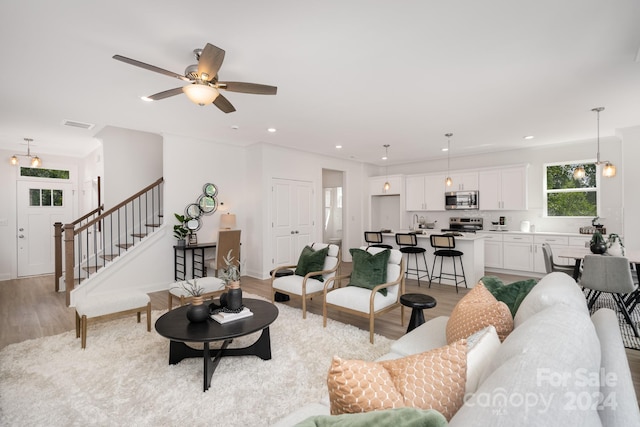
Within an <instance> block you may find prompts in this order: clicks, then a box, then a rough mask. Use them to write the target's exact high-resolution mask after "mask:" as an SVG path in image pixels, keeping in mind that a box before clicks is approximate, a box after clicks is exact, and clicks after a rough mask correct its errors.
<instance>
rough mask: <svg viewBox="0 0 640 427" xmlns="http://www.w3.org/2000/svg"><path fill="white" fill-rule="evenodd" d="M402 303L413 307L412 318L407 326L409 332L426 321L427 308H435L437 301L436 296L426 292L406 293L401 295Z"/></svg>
mask: <svg viewBox="0 0 640 427" xmlns="http://www.w3.org/2000/svg"><path fill="white" fill-rule="evenodd" d="M400 303H401V304H402V305H404V306H406V307H411V308H412V310H411V320H410V321H409V326H407V333H409V332H411V331H412V330H414V329H415V328H417V327H418V326H420V325H422V324H423V323H424V313H423V312H422V310H423V309H425V308H433V307H435V306H436V304H437V301H436V299H435V298H434V297H432V296H430V295H426V294H404V295H401V296H400Z"/></svg>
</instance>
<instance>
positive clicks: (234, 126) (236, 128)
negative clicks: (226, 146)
mask: <svg viewBox="0 0 640 427" xmlns="http://www.w3.org/2000/svg"><path fill="white" fill-rule="evenodd" d="M239 128H240V126H238V125H232V126H231V129H233V130H238V129H239Z"/></svg>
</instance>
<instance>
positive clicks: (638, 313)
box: [591, 293, 640, 350]
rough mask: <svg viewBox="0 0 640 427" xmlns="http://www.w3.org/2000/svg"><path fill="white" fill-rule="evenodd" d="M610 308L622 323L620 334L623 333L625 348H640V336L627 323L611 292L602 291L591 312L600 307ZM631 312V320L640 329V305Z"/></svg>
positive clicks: (620, 323) (619, 322)
mask: <svg viewBox="0 0 640 427" xmlns="http://www.w3.org/2000/svg"><path fill="white" fill-rule="evenodd" d="M605 307H606V308H610V309H611V310H613V311H615V312H616V314H617V315H618V324H619V325H620V334H621V335H622V342H623V343H624V346H625V348H630V349H633V350H640V338H638V337H636V336H635V334H634V333H633V329H631V326H629V324H628V323H627V321H626V320H625V318H624V315H623V314H622V312H621V311H620V310H619V309H618V306H617V305H616V302H615V301H614V300H613V297H612V296H611V294H605V293H602V294H600V296H599V297H598V299H597V300H596V302H595V304H593V307H591V314H593V313H595V312H596V311H598V310H599V309H600V308H605ZM630 314H631V321H632V322H633V323H634V324H635V325H636V328H638V330H640V307H636V309H635V310H633V312H632V313H630Z"/></svg>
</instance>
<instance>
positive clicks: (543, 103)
mask: <svg viewBox="0 0 640 427" xmlns="http://www.w3.org/2000/svg"><path fill="white" fill-rule="evenodd" d="M639 22H640V2H638V1H635V0H607V1H602V0H562V1H558V0H539V1H527V2H525V1H513V0H482V1H477V0H473V1H472V0H449V1H435V0H415V1H391V0H388V1H382V0H375V1H373V0H305V1H301V0H270V1H264V0H253V1H237V0H236V1H206V2H195V3H192V2H188V3H187V2H176V1H167V0H136V1H131V0H110V1H101V2H93V1H86V0H75V1H72V0H60V1H55V2H52V1H49V0H20V1H3V2H2V3H1V4H0V46H1V50H0V53H1V55H2V66H0V97H1V103H0V148H3V149H8V150H13V151H21V150H26V149H25V147H24V146H22V145H21V143H22V142H23V141H22V140H23V138H25V137H28V138H33V139H34V146H33V148H32V151H33V152H35V153H37V154H46V153H50V154H52V153H55V154H64V155H73V154H74V153H75V155H85V154H86V153H87V152H89V151H90V150H91V149H93V147H94V146H95V141H94V140H93V138H92V136H93V135H95V133H96V132H98V131H99V130H100V129H102V128H103V127H105V126H109V125H110V126H118V127H124V128H131V129H138V130H142V131H147V132H156V133H171V134H179V135H186V136H191V137H197V138H203V139H208V140H212V141H219V142H225V143H230V144H236V145H250V144H253V143H256V142H268V143H272V144H277V145H282V146H287V147H293V148H297V149H300V150H306V151H311V152H315V153H320V154H325V155H329V156H337V157H343V158H351V159H355V160H358V161H363V162H367V163H373V164H378V165H380V164H383V162H382V161H381V159H380V158H381V156H382V155H383V154H384V148H383V144H390V145H391V146H390V148H389V162H390V164H394V163H405V162H410V161H418V160H423V159H429V158H435V157H441V156H442V155H443V153H442V152H441V148H442V147H443V146H446V138H445V137H444V134H445V133H447V132H452V133H453V137H452V139H451V155H452V156H455V155H462V154H465V155H466V154H473V153H476V152H487V151H498V150H506V149H513V148H520V147H523V146H525V145H528V144H535V145H546V144H556V143H562V142H567V141H574V140H583V139H590V138H595V134H596V117H595V113H592V112H591V111H590V110H591V108H593V107H599V106H604V107H605V108H606V110H605V111H604V112H603V113H602V114H601V127H600V130H601V136H607V135H612V134H613V132H614V129H617V128H624V127H629V126H635V125H639V124H640V60H639V58H638V50H639V48H640V25H639ZM207 42H209V43H211V44H214V45H216V46H218V47H220V48H222V49H224V50H225V51H226V57H225V61H224V63H223V65H222V68H221V70H220V72H219V75H220V79H221V80H229V81H247V82H253V83H262V84H268V85H275V86H278V94H277V95H276V96H260V95H247V94H241V93H231V92H223V93H224V95H225V96H226V97H227V98H228V99H229V100H230V101H231V102H232V103H233V104H234V106H235V107H236V109H237V111H236V112H234V113H231V114H224V113H222V112H221V111H219V110H218V109H217V108H216V107H214V106H212V105H209V106H205V107H199V106H197V105H195V104H193V103H191V102H190V101H189V100H188V99H187V98H186V96H184V95H179V96H175V97H172V98H168V99H165V100H162V101H157V102H153V103H145V102H142V101H141V100H140V98H139V97H140V96H143V95H151V94H153V93H156V92H160V91H163V90H166V89H170V88H174V87H178V86H180V85H181V82H180V81H179V80H177V79H173V78H170V77H167V76H164V75H161V74H156V73H153V72H150V71H147V70H144V69H141V68H137V67H133V66H131V65H128V64H125V63H122V62H119V61H115V60H113V59H112V56H113V55H114V54H120V55H123V56H126V57H129V58H134V59H137V60H140V61H142V62H146V63H149V64H152V65H155V66H158V67H160V68H164V69H168V70H171V71H175V72H177V73H182V72H183V71H184V69H185V67H186V66H187V65H189V64H193V63H195V59H194V57H193V53H192V51H193V49H195V48H202V47H204V45H205V43H207ZM65 119H67V120H73V121H79V122H87V123H93V124H95V128H93V129H92V130H82V129H76V128H68V127H64V126H62V125H61V123H62V121H63V120H65ZM232 126H237V127H238V129H237V130H234V129H232ZM268 127H275V128H277V129H278V131H277V132H276V133H274V134H270V133H267V131H266V129H267V128H268ZM525 135H534V136H535V139H533V140H531V141H524V140H523V137H524V136H525ZM336 144H341V145H343V147H344V148H342V150H336V148H335V145H336Z"/></svg>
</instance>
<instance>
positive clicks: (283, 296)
mask: <svg viewBox="0 0 640 427" xmlns="http://www.w3.org/2000/svg"><path fill="white" fill-rule="evenodd" d="M272 274H273V270H271V271H270V272H269V275H272ZM284 276H293V270H291V269H286V270H278V271H277V272H276V277H284ZM273 300H274V301H277V302H285V301H289V295H286V294H283V293H280V292H276V294H275V296H274V298H273Z"/></svg>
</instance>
